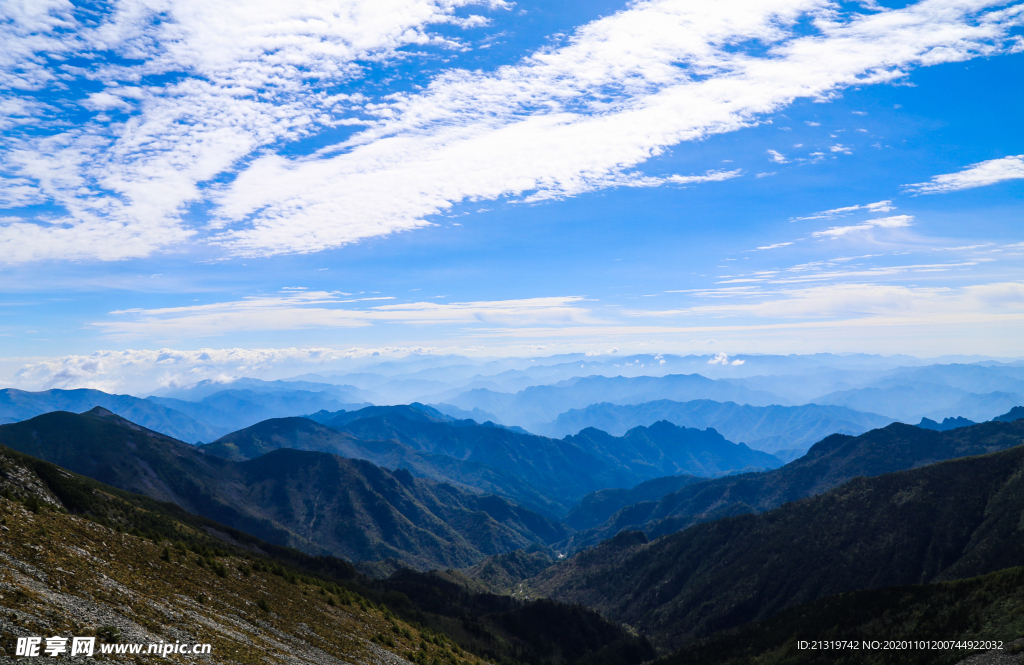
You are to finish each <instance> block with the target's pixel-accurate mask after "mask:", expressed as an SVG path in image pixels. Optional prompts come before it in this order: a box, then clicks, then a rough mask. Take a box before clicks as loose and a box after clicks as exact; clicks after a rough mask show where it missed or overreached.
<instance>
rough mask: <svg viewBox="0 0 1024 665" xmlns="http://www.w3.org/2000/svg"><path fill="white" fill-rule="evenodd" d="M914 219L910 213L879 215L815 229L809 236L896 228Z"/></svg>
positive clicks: (835, 236) (840, 235) (820, 236)
mask: <svg viewBox="0 0 1024 665" xmlns="http://www.w3.org/2000/svg"><path fill="white" fill-rule="evenodd" d="M913 221H914V217H913V216H912V215H893V216H892V217H879V218H877V219H870V220H868V221H866V222H862V223H860V224H854V225H852V226H833V227H832V228H829V229H825V230H824V231H815V232H814V233H812V234H811V236H813V237H815V238H841V237H843V236H846V235H849V234H851V233H857V232H860V231H870V230H871V229H898V228H903V227H906V226H910V225H911V224H912V223H913Z"/></svg>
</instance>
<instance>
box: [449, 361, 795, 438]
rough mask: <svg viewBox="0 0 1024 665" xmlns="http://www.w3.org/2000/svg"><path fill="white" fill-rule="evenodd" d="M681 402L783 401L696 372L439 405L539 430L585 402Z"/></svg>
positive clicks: (595, 380) (592, 379) (466, 396)
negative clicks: (447, 405)
mask: <svg viewBox="0 0 1024 665" xmlns="http://www.w3.org/2000/svg"><path fill="white" fill-rule="evenodd" d="M665 399H667V400H675V401H678V402H685V401H690V400H695V399H711V400H716V401H719V402H737V403H739V404H754V405H759V406H767V405H769V404H780V403H784V402H785V400H782V399H780V398H779V397H777V396H775V395H773V394H772V393H769V392H765V391H763V390H754V389H751V388H747V387H745V386H742V385H738V384H736V383H733V382H730V381H728V380H724V379H708V378H706V377H703V376H701V375H699V374H671V375H668V376H658V377H655V376H637V377H624V376H616V377H606V376H588V377H586V378H575V379H569V380H567V381H561V382H559V383H555V384H553V385H550V386H531V387H529V388H526V389H524V390H521V391H519V392H517V393H501V392H494V391H492V390H485V389H477V390H469V391H466V392H464V393H461V394H459V395H456V396H454V397H451V398H449V399H445V400H444V401H445V402H446V403H447V404H451V405H453V406H456V407H458V408H460V409H466V410H471V409H480V410H481V411H486V412H488V413H493V414H494V415H496V416H497V417H498V418H500V419H501V422H503V423H505V424H510V425H520V426H522V427H525V428H526V429H528V430H530V431H531V432H539V431H542V429H543V428H544V427H545V425H546V424H547V423H549V422H550V421H552V420H554V419H555V418H557V417H558V415H559V414H560V413H563V412H565V411H568V410H570V409H582V408H585V407H587V406H589V405H591V404H597V403H600V402H608V403H611V404H642V403H644V402H650V401H653V400H665Z"/></svg>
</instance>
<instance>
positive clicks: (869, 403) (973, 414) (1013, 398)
mask: <svg viewBox="0 0 1024 665" xmlns="http://www.w3.org/2000/svg"><path fill="white" fill-rule="evenodd" d="M1016 373H1022V370H1021V368H1017V367H1012V366H999V367H986V366H981V365H942V366H933V367H923V368H915V369H913V370H904V371H901V372H899V373H896V374H894V375H892V376H887V377H886V378H884V379H881V380H878V381H875V382H873V383H872V384H871V385H868V386H865V387H857V388H851V389H849V390H838V391H835V392H831V393H829V394H826V395H821V396H819V397H816V398H814V399H813V400H811V401H812V402H814V403H815V404H833V405H837V406H846V407H849V408H851V409H855V410H857V411H868V412H872V413H880V414H882V415H885V416H889V417H891V418H894V419H896V420H900V421H902V422H906V423H914V422H918V421H919V420H920V419H921V418H930V419H933V420H941V419H942V418H946V417H958V416H959V417H964V418H968V419H970V420H973V421H975V422H982V421H985V420H989V419H990V418H992V417H994V416H995V415H997V414H1000V413H1004V412H1006V411H1008V410H1009V409H1010V408H1012V407H1013V406H1015V405H1017V404H1021V403H1022V402H1024V380H1021V379H1018V378H1016V377H1015V376H1011V375H1010V374H1016ZM960 378H963V379H964V382H963V383H958V379H960ZM967 379H970V380H967ZM991 388H995V389H994V390H991Z"/></svg>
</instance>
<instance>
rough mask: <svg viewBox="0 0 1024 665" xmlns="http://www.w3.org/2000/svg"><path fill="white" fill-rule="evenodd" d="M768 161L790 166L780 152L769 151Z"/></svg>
mask: <svg viewBox="0 0 1024 665" xmlns="http://www.w3.org/2000/svg"><path fill="white" fill-rule="evenodd" d="M768 159H769V160H771V161H773V162H775V163H776V164H788V163H789V160H788V159H786V156H785V155H783V154H782V153H781V152H779V151H778V150H769V151H768Z"/></svg>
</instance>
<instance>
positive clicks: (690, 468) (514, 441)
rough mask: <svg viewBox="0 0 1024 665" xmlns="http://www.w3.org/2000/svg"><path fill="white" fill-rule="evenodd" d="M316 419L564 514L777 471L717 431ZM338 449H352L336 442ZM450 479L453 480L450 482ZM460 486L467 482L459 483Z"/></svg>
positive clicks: (381, 415)
mask: <svg viewBox="0 0 1024 665" xmlns="http://www.w3.org/2000/svg"><path fill="white" fill-rule="evenodd" d="M315 417H316V418H317V419H318V420H319V421H320V422H321V423H323V424H325V425H326V426H327V427H330V428H332V429H334V430H336V431H338V432H342V433H347V434H349V435H351V436H352V437H354V438H355V439H359V440H362V441H390V442H397V443H400V444H402V445H403V446H405V447H406V448H407V449H409V450H411V451H414V452H415V453H417V454H418V455H419V456H420V458H423V457H424V456H430V459H431V460H433V461H434V464H435V467H434V468H435V469H436V468H437V467H436V462H437V459H438V458H437V457H436V456H445V457H447V458H448V459H450V460H453V461H454V462H453V463H458V464H465V463H476V464H481V465H484V466H486V467H487V468H489V469H492V470H498V471H499V472H500V473H501V474H504V475H506V476H509V475H510V476H514V477H516V478H518V479H519V480H520V481H522V482H525V483H528V484H529V485H531V486H532V487H533V488H535V489H536V491H538V492H540V493H542V494H544V495H545V496H548V497H550V500H551V501H554V502H557V503H560V504H561V505H563V506H564V509H563V511H564V510H567V509H568V508H569V507H570V506H571V505H572V504H574V503H575V502H576V501H578V500H579V499H580V498H582V497H583V496H585V495H586V494H589V493H590V492H593V491H596V490H598V489H605V488H609V487H632V486H634V485H636V484H637V483H640V482H643V481H645V480H649V479H651V478H656V477H659V476H664V475H668V474H676V473H693V474H695V475H696V474H701V475H722V474H725V473H732V472H737V471H742V470H744V469H750V468H774V467H776V466H779V465H781V462H780V461H779V460H778V459H776V458H774V457H773V456H771V455H769V454H767V453H763V452H760V451H753V450H750V449H749V448H748V447H746V446H743V445H739V444H734V443H732V442H730V441H727V440H725V439H724V438H723V437H722V436H721V435H719V434H718V433H717V432H714V430H708V431H701V430H695V429H687V428H680V427H676V426H675V425H672V424H671V423H663V424H659V425H658V426H657V427H652V428H636V431H634V432H632V433H629V434H627V436H624V437H611V436H609V435H607V434H604V433H602V432H597V431H596V430H593V431H589V432H588V433H587V434H586V435H580V436H577V437H567V438H566V439H562V440H559V439H549V438H546V437H541V436H537V435H534V434H529V433H526V432H517V431H513V430H511V429H508V428H503V427H498V426H490V425H486V424H485V425H480V424H478V423H476V422H474V421H472V420H458V419H454V418H452V417H450V416H445V415H444V414H441V413H439V412H438V411H436V410H435V409H432V408H430V407H425V406H423V405H402V406H394V407H367V408H366V409H361V410H359V411H355V412H341V413H337V414H328V413H321V414H315ZM303 429H305V430H308V429H309V427H308V426H306V425H302V426H299V425H298V424H296V431H295V433H294V434H290V435H289V434H287V433H286V432H285V429H284V428H278V430H277V433H276V434H275V435H274V436H275V437H276V438H274V443H273V445H275V446H278V447H283V446H297V447H304V446H308V445H310V444H309V443H306V442H303V441H302V436H301V435H300V434H299V430H303ZM322 434H323V436H329V435H327V434H326V433H322ZM242 436H248V437H251V436H261V437H263V435H259V434H258V430H256V429H252V430H246V433H244V434H243V433H235V434H233V435H229V436H228V437H225V441H226V442H227V441H230V442H233V443H234V444H235V445H239V446H243V445H244V446H250V445H252V444H246V443H243V442H242V441H240V440H238V437H242ZM263 438H264V439H265V438H266V437H263ZM261 440H263V439H261ZM214 443H215V444H219V442H214ZM338 445H349V444H342V442H341V441H340V440H339V442H338ZM364 449H365V445H364ZM209 450H211V451H216V450H219V448H218V447H213V448H210V449H209ZM448 478H450V479H452V480H456V478H454V477H452V476H448ZM458 482H471V480H467V479H466V477H465V476H463V477H461V478H459V479H458ZM504 495H505V496H509V494H507V493H505V494H504ZM517 500H520V499H517Z"/></svg>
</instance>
